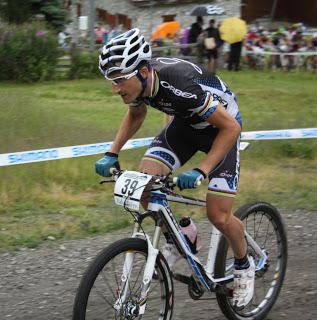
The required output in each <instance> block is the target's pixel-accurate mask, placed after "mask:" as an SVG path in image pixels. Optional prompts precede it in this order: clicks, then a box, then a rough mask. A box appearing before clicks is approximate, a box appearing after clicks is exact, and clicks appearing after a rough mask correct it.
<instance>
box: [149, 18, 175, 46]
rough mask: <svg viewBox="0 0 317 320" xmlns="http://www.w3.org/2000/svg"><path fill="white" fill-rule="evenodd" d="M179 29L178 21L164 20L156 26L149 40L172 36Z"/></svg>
mask: <svg viewBox="0 0 317 320" xmlns="http://www.w3.org/2000/svg"><path fill="white" fill-rule="evenodd" d="M179 29H180V23H179V22H178V21H170V22H164V23H162V24H160V25H159V26H157V28H156V30H155V32H154V33H153V34H152V35H151V38H150V40H151V41H152V40H155V39H157V38H166V37H167V36H168V35H170V36H171V37H174V36H175V34H176V33H177V31H178V30H179Z"/></svg>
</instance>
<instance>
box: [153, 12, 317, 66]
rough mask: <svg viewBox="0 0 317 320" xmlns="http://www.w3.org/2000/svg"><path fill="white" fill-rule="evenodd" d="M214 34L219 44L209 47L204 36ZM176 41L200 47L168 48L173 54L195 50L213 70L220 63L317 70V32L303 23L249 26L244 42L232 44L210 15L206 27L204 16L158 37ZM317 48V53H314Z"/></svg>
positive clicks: (157, 43) (159, 41) (163, 42)
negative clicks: (172, 34) (177, 31)
mask: <svg viewBox="0 0 317 320" xmlns="http://www.w3.org/2000/svg"><path fill="white" fill-rule="evenodd" d="M210 37H213V38H214V39H215V44H216V45H215V47H214V48H213V49H208V48H206V44H205V42H204V39H206V38H210ZM171 43H174V44H178V43H180V44H186V43H188V44H193V43H196V44H197V47H196V48H195V49H194V50H193V49H192V48H182V49H180V51H177V50H175V49H174V50H165V52H164V53H169V54H170V55H177V54H181V55H184V56H187V58H190V57H188V56H190V55H193V54H195V55H196V57H195V58H196V59H197V62H199V63H204V64H206V66H207V67H208V68H209V70H210V71H211V72H215V71H216V68H217V66H218V65H219V66H220V67H222V68H227V69H228V70H235V71H238V70H240V68H241V65H242V67H244V66H246V67H248V68H252V69H264V68H268V69H272V70H275V69H282V70H286V71H290V70H292V69H295V68H305V69H307V70H317V32H315V33H314V32H311V33H310V32H308V30H306V28H305V27H304V26H303V24H301V23H298V24H294V25H291V26H290V27H289V28H284V27H279V28H278V29H276V30H273V31H269V30H267V29H265V28H263V27H262V26H260V25H256V26H249V31H248V33H247V35H246V37H245V39H244V40H243V41H242V42H238V43H234V44H229V43H226V42H223V41H222V40H221V37H220V33H219V25H218V26H216V22H215V20H214V19H209V21H208V27H207V28H204V21H203V19H202V17H197V19H196V21H195V22H194V23H193V24H192V25H191V26H190V27H187V28H185V29H184V30H183V31H182V32H181V33H180V35H179V36H178V35H176V36H175V37H174V38H171V37H169V38H168V39H167V40H165V39H157V40H156V41H154V43H153V44H154V46H166V45H170V44H171ZM314 52H316V55H314V54H313V53H314Z"/></svg>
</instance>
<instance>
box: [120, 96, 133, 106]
mask: <svg viewBox="0 0 317 320" xmlns="http://www.w3.org/2000/svg"><path fill="white" fill-rule="evenodd" d="M121 99H122V101H123V102H124V103H125V104H129V103H131V102H133V101H134V100H133V99H131V97H125V96H124V97H121Z"/></svg>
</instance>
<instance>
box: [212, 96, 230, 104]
mask: <svg viewBox="0 0 317 320" xmlns="http://www.w3.org/2000/svg"><path fill="white" fill-rule="evenodd" d="M212 97H213V99H215V100H218V101H219V102H220V103H221V104H222V105H223V106H224V107H225V108H227V106H228V102H227V101H226V100H224V99H222V98H221V97H219V96H218V95H217V94H215V93H213V94H212Z"/></svg>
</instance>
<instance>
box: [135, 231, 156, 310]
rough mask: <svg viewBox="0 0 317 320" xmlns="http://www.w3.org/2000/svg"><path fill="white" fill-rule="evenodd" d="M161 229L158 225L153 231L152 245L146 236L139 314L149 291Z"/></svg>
mask: <svg viewBox="0 0 317 320" xmlns="http://www.w3.org/2000/svg"><path fill="white" fill-rule="evenodd" d="M161 229H162V227H161V226H160V225H157V226H155V231H154V235H153V245H152V243H151V241H150V239H149V237H148V235H146V240H147V245H148V257H147V260H146V265H145V270H144V275H143V280H142V289H141V295H140V300H139V314H144V312H145V308H146V300H147V295H148V292H149V290H150V284H151V280H152V277H153V274H154V269H155V262H156V258H157V255H158V253H159V250H158V249H157V248H158V244H159V241H160V236H161Z"/></svg>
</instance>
